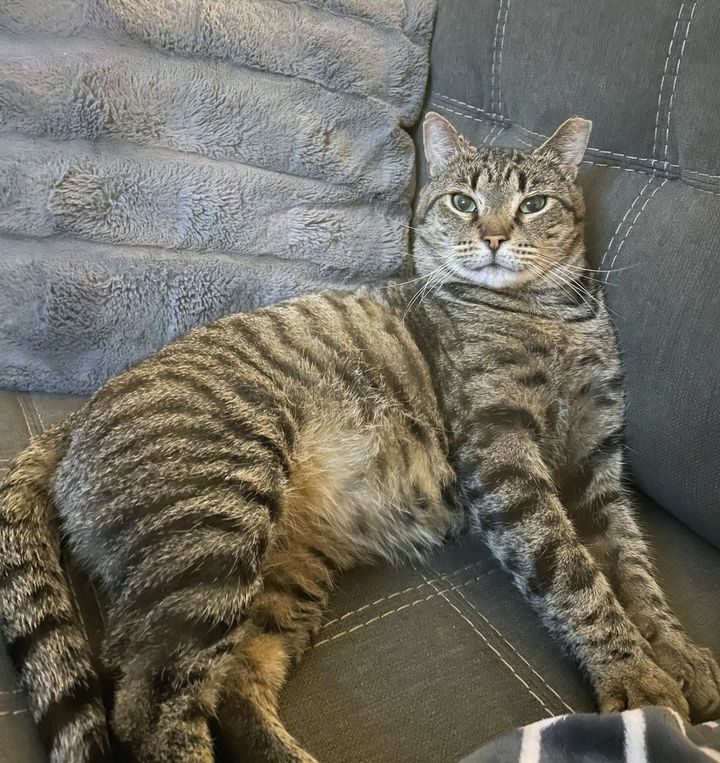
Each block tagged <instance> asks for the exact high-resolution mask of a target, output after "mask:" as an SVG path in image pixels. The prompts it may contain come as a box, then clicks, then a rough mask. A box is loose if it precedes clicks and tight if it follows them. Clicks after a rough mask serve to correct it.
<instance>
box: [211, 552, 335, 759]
mask: <svg viewBox="0 0 720 763" xmlns="http://www.w3.org/2000/svg"><path fill="white" fill-rule="evenodd" d="M331 566H332V564H331V563H330V562H329V560H328V559H327V558H324V557H323V556H321V555H320V554H319V553H318V552H317V551H315V550H313V549H312V548H310V547H308V546H306V545H305V546H304V545H302V544H300V543H299V542H298V541H297V539H296V540H294V541H290V542H287V543H284V542H282V541H281V542H279V543H278V544H277V546H276V547H275V548H274V549H273V550H272V551H271V552H270V553H269V554H268V558H267V562H266V565H265V574H264V587H263V590H262V591H261V592H260V593H259V594H258V595H257V596H256V598H255V600H254V601H253V605H252V607H251V610H250V614H249V619H248V629H247V633H246V635H245V637H244V638H243V640H242V641H241V642H239V643H238V645H237V647H236V649H235V662H234V667H233V670H232V671H231V674H230V675H229V676H228V680H227V683H226V685H225V691H224V695H223V699H222V700H221V702H220V703H219V706H218V710H217V721H218V724H219V727H220V733H219V736H220V749H221V751H222V752H224V753H225V756H226V757H227V758H228V759H229V760H242V761H257V763H316V762H315V758H313V757H312V756H311V755H310V754H309V753H307V752H306V751H305V750H303V749H302V748H301V747H300V746H299V745H298V743H297V742H296V741H295V739H294V738H293V737H292V735H291V734H290V733H289V732H288V731H287V730H286V729H285V727H284V725H283V723H282V721H281V720H280V718H279V716H278V710H277V704H278V694H279V692H280V690H281V688H282V686H283V684H284V682H285V678H286V675H287V672H288V670H289V668H290V667H291V665H292V664H293V663H294V662H296V661H297V660H298V659H299V658H300V656H301V655H302V653H303V652H304V650H305V649H306V647H307V646H308V644H309V643H310V639H311V637H312V635H313V634H314V633H316V632H317V630H318V629H319V627H320V623H321V618H322V613H323V610H324V608H325V604H326V600H327V593H328V590H329V587H330V584H331Z"/></svg>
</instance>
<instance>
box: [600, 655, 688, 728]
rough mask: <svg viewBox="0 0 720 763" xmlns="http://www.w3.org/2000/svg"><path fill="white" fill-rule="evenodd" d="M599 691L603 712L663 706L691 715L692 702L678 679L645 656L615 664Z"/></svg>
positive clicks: (684, 715) (682, 714) (681, 713)
mask: <svg viewBox="0 0 720 763" xmlns="http://www.w3.org/2000/svg"><path fill="white" fill-rule="evenodd" d="M595 691H596V694H597V699H598V705H599V706H600V712H601V713H615V712H621V711H623V710H633V709H635V708H637V707H645V706H647V705H662V706H664V707H669V708H671V709H672V710H675V711H677V712H678V713H680V715H681V716H682V717H683V718H685V719H687V718H688V717H689V708H688V703H687V700H686V699H685V697H684V696H683V693H682V691H680V686H679V685H678V683H677V681H675V680H674V679H673V678H672V677H671V676H669V675H668V674H667V673H666V672H665V671H664V670H662V669H661V668H659V667H658V666H657V665H656V664H655V663H654V662H653V661H652V660H651V659H650V658H648V657H646V656H644V655H643V656H641V657H638V658H636V659H634V660H627V661H626V662H622V663H620V664H616V665H613V667H612V668H611V669H610V671H609V672H608V674H607V675H605V676H604V677H603V678H602V679H601V680H600V681H599V682H598V684H597V686H596V689H595Z"/></svg>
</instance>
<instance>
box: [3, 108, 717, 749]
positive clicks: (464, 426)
mask: <svg viewBox="0 0 720 763" xmlns="http://www.w3.org/2000/svg"><path fill="white" fill-rule="evenodd" d="M587 132H588V124H587V123H585V122H584V121H583V120H571V121H570V122H568V123H566V125H565V126H563V128H561V130H560V131H559V132H558V133H557V134H556V136H555V137H554V138H553V139H551V141H550V142H549V143H548V144H546V145H545V146H543V147H541V149H538V150H537V151H535V152H520V151H507V150H502V149H493V150H485V151H483V150H477V149H475V148H473V147H471V146H469V145H468V144H467V143H465V142H464V141H463V140H462V139H461V138H460V137H459V136H458V135H457V134H456V133H455V131H454V130H453V129H452V128H451V127H450V126H449V124H448V123H446V122H445V121H444V120H442V118H440V117H438V116H437V115H431V116H429V118H428V121H427V123H426V146H427V149H428V158H429V161H430V165H431V171H432V178H431V180H430V181H429V183H428V184H427V185H426V187H425V188H424V189H423V191H422V193H421V196H420V199H419V205H418V225H417V238H416V241H415V263H416V267H417V271H418V277H417V279H415V280H413V281H410V282H408V283H406V284H395V285H393V286H392V287H388V288H380V289H370V288H362V289H359V290H358V291H356V292H354V293H352V294H339V293H324V294H318V295H314V296H310V297H305V298H302V299H297V300H294V301H290V302H285V303H281V304H278V305H274V306H270V307H266V308H263V309H261V310H258V311H255V312H253V313H246V314H241V315H236V316H232V317H229V318H226V319H224V320H221V321H218V322H216V323H213V324H211V325H209V326H207V327H204V328H201V329H197V330H195V331H193V332H191V333H190V334H188V335H187V336H186V337H184V338H182V339H180V340H178V341H176V342H174V343H173V344H171V345H169V346H168V347H166V348H165V349H164V350H162V351H161V352H159V353H158V354H157V355H156V356H154V357H153V358H150V359H149V360H146V361H144V362H143V363H140V364H138V365H137V366H135V367H134V368H132V369H130V370H128V371H126V372H125V373H123V374H121V375H119V376H118V377H116V378H114V379H112V380H110V381H109V382H108V383H107V384H106V385H105V386H104V387H103V388H102V389H101V390H100V391H99V392H98V393H97V394H96V395H95V396H94V397H93V398H92V399H91V400H90V401H89V403H88V404H87V406H86V407H85V408H84V409H83V410H82V411H81V412H80V413H78V414H77V415H76V416H75V417H74V418H73V419H72V420H71V421H70V422H68V424H67V425H66V426H65V427H64V428H63V429H59V430H56V431H53V432H51V433H49V434H48V435H46V436H44V437H43V438H40V439H38V440H36V441H34V442H33V444H32V445H31V446H30V448H29V449H28V450H27V451H26V452H25V453H24V454H22V455H21V456H20V457H19V460H18V462H17V464H16V465H15V467H14V468H13V470H11V472H10V474H9V477H8V479H7V481H6V483H5V485H4V486H3V488H2V491H3V492H2V522H1V524H0V559H1V560H2V561H1V562H0V564H2V566H0V572H1V578H0V596H1V597H2V598H1V599H0V608H1V610H2V628H3V632H4V634H5V636H6V637H7V638H9V639H10V641H11V643H15V644H20V645H21V647H22V648H19V649H16V650H15V656H16V661H17V664H18V668H19V670H20V671H21V676H22V680H23V683H24V685H25V686H26V687H27V689H28V691H29V693H30V696H31V701H32V703H33V708H32V709H33V713H34V717H35V718H36V720H37V721H38V722H39V723H40V724H41V725H43V724H45V725H46V726H47V725H48V724H47V723H46V721H45V719H46V717H48V708H50V707H51V706H53V707H54V706H56V705H57V706H58V707H59V706H61V705H62V707H63V708H64V709H63V711H62V712H61V713H59V714H58V715H57V720H55V721H53V723H52V724H51V725H49V726H48V728H49V733H48V735H47V738H46V743H47V744H48V747H49V748H51V749H53V756H54V759H55V760H71V761H83V760H90V759H91V757H92V754H91V750H94V751H102V750H103V749H104V747H103V746H104V745H106V735H107V729H106V727H105V722H104V716H103V714H102V710H101V706H100V704H99V700H98V695H97V692H96V685H95V680H96V679H95V678H94V677H93V671H92V666H91V663H90V656H89V653H88V647H87V642H86V640H85V638H84V636H83V634H82V632H81V629H80V628H79V626H78V623H77V620H76V615H75V612H74V610H73V608H72V606H71V603H70V601H69V593H68V590H67V587H66V585H65V583H64V580H63V577H62V571H61V568H60V562H59V555H58V550H57V547H56V545H54V544H55V541H54V540H53V539H54V537H55V535H54V533H53V529H52V528H53V521H52V515H51V512H50V507H51V506H52V505H54V508H55V509H56V512H57V516H58V518H59V522H60V524H61V527H62V532H63V534H64V536H65V537H66V538H67V540H68V542H69V544H70V545H71V547H72V549H73V551H74V553H75V554H76V555H77V557H78V558H79V559H80V560H81V561H82V562H83V563H84V565H85V566H86V567H87V568H88V570H89V571H90V572H91V573H92V575H93V576H94V577H95V578H96V579H97V580H98V581H99V582H100V584H101V585H102V588H103V591H104V593H105V596H106V599H107V601H108V622H107V632H106V634H105V639H104V648H103V654H102V661H103V663H104V666H105V667H106V668H107V669H108V670H109V671H110V672H111V673H112V674H113V675H114V676H115V677H116V691H115V701H114V706H113V714H112V726H113V732H114V734H115V735H116V736H117V738H118V739H119V741H120V743H121V744H122V745H124V746H125V748H124V749H125V753H126V755H127V756H128V757H132V758H134V759H137V760H139V761H166V760H172V761H210V760H213V757H214V746H213V736H216V737H218V738H219V739H220V742H219V744H220V745H221V747H222V748H224V750H225V751H226V752H227V753H228V754H229V755H230V756H231V757H233V758H235V759H237V760H243V761H244V760H258V761H271V762H272V761H276V762H278V763H280V762H283V763H286V762H288V761H294V762H295V763H310V761H312V760H314V759H313V758H312V756H311V755H310V754H309V753H307V752H305V751H304V750H302V749H301V748H300V747H299V746H298V744H297V743H296V742H295V740H294V739H293V738H292V737H291V736H290V734H289V733H288V732H287V731H286V730H285V729H284V727H283V725H282V723H281V721H280V719H279V717H278V714H277V697H278V692H279V690H280V687H281V686H282V684H283V682H284V680H285V677H286V675H287V672H288V670H289V669H290V667H291V665H292V664H293V662H294V661H296V660H297V659H299V658H300V656H301V655H302V653H303V651H304V649H305V648H306V647H307V645H308V643H309V642H310V640H311V639H312V637H313V634H314V633H315V632H317V630H318V628H319V626H320V622H321V617H322V612H323V608H324V605H325V603H326V600H327V596H328V591H329V589H330V587H331V585H332V581H333V578H334V576H335V575H336V573H337V572H340V571H342V570H346V569H348V568H350V567H352V566H353V565H355V564H357V563H359V562H366V561H371V560H374V559H378V558H380V559H385V560H388V561H391V562H395V561H398V560H400V559H403V558H407V557H412V556H417V555H419V554H422V553H423V552H424V551H426V550H428V549H430V548H433V547H436V546H438V545H439V544H440V543H442V542H443V540H444V539H446V538H447V537H449V536H452V535H454V534H456V533H459V532H461V531H463V530H465V529H468V528H471V529H472V530H474V531H477V532H480V533H482V534H483V535H484V537H485V538H486V539H487V542H488V544H489V545H490V547H491V548H492V549H493V551H494V553H495V554H496V555H497V557H498V559H499V560H500V561H501V563H502V564H503V565H504V566H505V567H506V568H507V569H508V570H509V572H510V573H511V574H512V575H513V577H514V579H515V582H516V584H517V585H518V587H519V588H520V590H521V591H523V593H524V594H525V595H526V596H527V598H528V599H529V601H530V602H531V603H532V604H533V605H534V606H535V607H536V609H537V610H538V611H539V613H540V615H541V617H542V619H543V620H544V622H545V623H546V624H547V625H548V627H549V628H551V630H552V631H553V632H555V633H556V634H557V635H558V637H559V638H560V639H561V640H562V641H563V642H564V643H565V644H566V645H567V646H568V647H569V648H570V649H572V651H573V652H574V653H575V654H576V655H577V657H578V659H579V661H580V662H581V664H582V665H583V667H584V668H585V670H586V671H587V673H588V675H589V677H590V680H591V681H592V683H593V685H594V687H595V689H596V692H597V695H598V701H599V703H600V706H601V708H603V709H605V710H615V709H620V708H624V707H635V706H637V705H640V704H645V703H660V704H665V705H668V706H670V707H673V708H674V709H676V710H678V711H679V712H681V713H683V714H684V715H687V713H688V707H690V709H691V710H692V711H693V713H694V714H695V715H697V716H698V717H700V716H703V717H704V716H707V715H709V714H713V713H714V712H716V711H717V709H718V700H719V695H718V686H719V685H720V681H719V680H718V672H717V666H716V664H715V662H714V660H713V659H712V657H711V656H710V655H709V653H708V652H706V651H703V650H702V649H700V648H699V647H696V646H694V645H693V644H692V643H691V642H690V641H689V640H688V638H687V637H686V636H685V634H684V633H683V631H682V630H681V628H680V626H679V625H678V623H677V621H676V619H675V618H674V617H673V615H672V614H671V613H670V611H669V608H668V606H667V603H666V601H665V598H664V596H663V594H662V592H661V591H660V589H659V587H658V586H657V584H656V583H655V581H654V577H653V570H652V566H651V564H650V562H649V561H648V552H647V548H646V546H645V543H644V541H643V540H642V537H641V534H640V532H639V530H638V528H637V525H636V524H635V520H634V519H633V516H632V510H631V508H630V506H629V504H628V500H627V498H626V496H625V494H624V492H623V489H622V484H621V473H622V453H621V443H622V423H623V396H622V380H621V367H620V362H619V360H618V356H617V352H616V350H615V343H614V337H613V332H612V327H611V325H610V322H609V319H608V315H607V311H606V309H605V307H604V301H603V296H602V293H601V292H600V291H599V290H598V289H597V288H595V286H596V281H595V280H593V276H592V274H591V272H590V271H588V270H586V268H587V265H586V263H585V255H584V249H583V245H582V218H583V214H584V212H583V206H582V198H581V195H580V192H579V190H578V189H577V188H576V186H575V185H574V182H573V181H574V175H575V170H576V167H577V163H579V161H580V158H581V156H582V151H583V149H584V145H585V142H586V140H587ZM540 192H542V193H543V194H545V195H547V197H548V200H549V201H548V204H547V209H546V210H544V211H542V212H536V213H534V214H533V215H532V216H531V215H528V216H527V218H524V217H522V216H519V212H518V207H519V204H520V202H521V201H522V200H523V198H526V197H528V196H530V195H532V194H537V193H540ZM457 193H463V194H466V195H468V196H471V197H472V198H473V199H474V200H475V202H476V205H477V211H476V212H475V213H474V214H466V213H460V212H459V211H458V210H457V209H454V208H453V206H452V204H451V199H452V196H453V195H454V194H457ZM490 236H492V237H497V236H500V237H501V238H504V239H506V240H505V241H504V242H501V245H500V246H499V247H498V248H497V251H496V252H495V253H494V255H493V254H492V253H491V250H490V249H489V248H488V247H487V246H486V245H485V243H484V240H485V238H487V237H490ZM493 256H494V259H493ZM503 265H505V266H507V267H503V268H501V267H500V266H503ZM38 581H40V582H39V583H38ZM38 585H39V586H40V588H39V591H40V592H39V593H37V591H36V589H35V588H34V587H33V586H38ZM48 613H49V614H48ZM48 618H50V619H48ZM46 621H47V622H48V626H44V625H43V623H44V622H46ZM40 655H43V657H42V658H40ZM51 665H52V666H54V667H52V669H50V668H49V666H51ZM52 686H55V687H61V688H60V689H59V690H58V691H57V692H56V694H55V695H52V696H51V688H50V687H52ZM63 703H65V704H63ZM688 703H689V706H688ZM53 746H54V747H53Z"/></svg>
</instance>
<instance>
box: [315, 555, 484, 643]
mask: <svg viewBox="0 0 720 763" xmlns="http://www.w3.org/2000/svg"><path fill="white" fill-rule="evenodd" d="M482 563H483V562H473V563H472V564H467V565H465V566H464V567H460V568H459V569H457V570H452V571H451V572H446V573H444V574H442V575H440V574H439V573H438V578H437V580H436V581H435V582H438V581H439V580H448V579H449V578H451V577H454V576H455V575H459V574H460V573H461V572H465V571H467V570H470V569H473V568H474V567H477V566H478V565H479V564H482ZM429 584H430V583H429V581H427V580H424V581H423V582H422V583H419V584H418V585H414V586H408V587H407V588H403V589H402V590H400V591H393V592H392V593H390V594H388V595H387V596H382V597H381V598H379V599H376V600H375V601H371V602H370V603H368V604H363V605H362V606H361V607H358V608H357V609H353V610H352V611H350V612H345V613H344V614H342V615H340V616H338V617H335V618H333V619H332V620H328V621H327V622H326V623H323V624H322V626H321V628H320V629H321V630H325V628H329V627H330V626H331V625H335V624H337V623H339V622H342V621H343V620H347V619H348V618H349V617H352V616H353V615H357V614H359V613H360V612H364V611H366V610H368V609H371V608H374V607H377V606H378V605H379V604H382V603H383V602H385V601H389V600H390V599H395V598H396V597H398V596H403V595H404V594H406V593H411V592H412V591H417V590H419V589H420V588H424V587H425V586H427V585H429Z"/></svg>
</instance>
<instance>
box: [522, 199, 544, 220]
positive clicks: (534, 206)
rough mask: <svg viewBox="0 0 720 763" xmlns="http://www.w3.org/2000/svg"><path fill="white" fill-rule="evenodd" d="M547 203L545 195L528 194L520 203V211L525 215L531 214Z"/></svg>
mask: <svg viewBox="0 0 720 763" xmlns="http://www.w3.org/2000/svg"><path fill="white" fill-rule="evenodd" d="M546 204H547V196H541V195H540V194H538V195H537V196H528V198H527V199H524V200H523V201H522V202H521V203H520V211H521V212H523V213H524V214H526V215H531V214H532V213H533V212H539V211H540V210H541V209H543V207H544V206H545V205H546Z"/></svg>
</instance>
